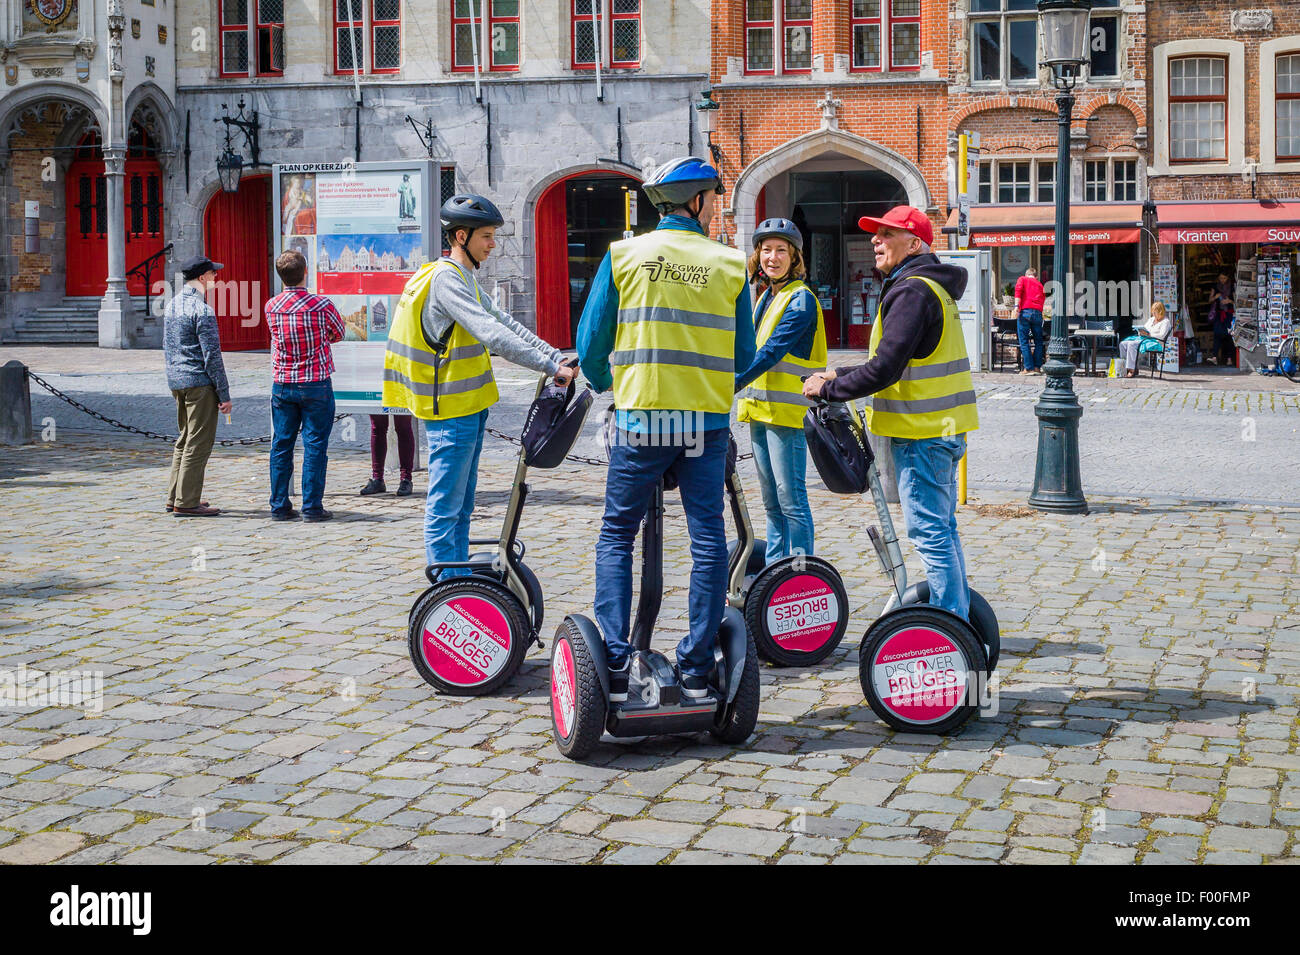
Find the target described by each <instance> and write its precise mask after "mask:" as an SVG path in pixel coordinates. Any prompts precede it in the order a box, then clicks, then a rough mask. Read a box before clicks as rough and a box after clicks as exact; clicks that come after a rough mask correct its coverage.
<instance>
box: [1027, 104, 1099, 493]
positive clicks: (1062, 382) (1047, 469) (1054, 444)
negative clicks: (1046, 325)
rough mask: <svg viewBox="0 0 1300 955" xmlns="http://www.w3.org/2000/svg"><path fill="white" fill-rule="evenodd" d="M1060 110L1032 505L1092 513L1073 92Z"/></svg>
mask: <svg viewBox="0 0 1300 955" xmlns="http://www.w3.org/2000/svg"><path fill="white" fill-rule="evenodd" d="M1072 86H1073V84H1072V83H1071V87H1072ZM1056 108H1057V117H1056V133H1057V140H1056V142H1057V145H1056V251H1055V253H1054V255H1053V259H1052V264H1053V273H1054V274H1053V276H1052V278H1053V280H1054V282H1055V285H1056V296H1055V302H1054V308H1053V310H1052V337H1051V341H1050V342H1049V343H1048V345H1047V363H1046V364H1045V365H1044V366H1043V373H1044V374H1045V375H1046V381H1044V383H1043V393H1042V394H1041V395H1040V396H1039V398H1038V404H1036V405H1035V406H1034V414H1035V415H1037V416H1038V459H1037V462H1036V464H1035V467H1034V490H1033V492H1032V493H1031V494H1030V495H1029V504H1030V506H1031V507H1036V508H1038V509H1039V510H1043V511H1059V512H1062V513H1066V514H1086V513H1088V502H1087V501H1086V500H1085V499H1084V497H1083V478H1082V476H1081V475H1080V471H1079V418H1080V417H1082V416H1083V408H1082V406H1081V405H1080V404H1079V398H1078V396H1077V395H1076V394H1075V393H1074V385H1073V382H1072V381H1071V378H1072V376H1073V375H1074V365H1072V364H1070V341H1069V326H1068V320H1069V314H1070V309H1071V306H1072V305H1073V303H1072V302H1071V301H1070V295H1069V294H1068V293H1069V292H1072V291H1073V289H1072V288H1070V289H1067V288H1066V274H1067V272H1068V271H1069V268H1070V116H1071V113H1072V112H1073V111H1074V94H1073V92H1071V90H1070V89H1058V92H1057V94H1056ZM1071 285H1073V283H1071Z"/></svg>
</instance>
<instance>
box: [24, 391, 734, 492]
mask: <svg viewBox="0 0 1300 955" xmlns="http://www.w3.org/2000/svg"><path fill="white" fill-rule="evenodd" d="M27 374H28V376H29V377H31V378H32V380H33V381H35V382H36V383H37V384H38V385H40V386H41V387H42V388H44V389H45V390H46V391H48V392H49V393H50V394H52V395H53V396H54V397H56V398H58V399H60V400H62V401H66V402H67V403H68V404H70V405H72V407H74V408H76V409H77V410H78V411H80V412H82V413H83V414H86V415H89V416H90V417H92V418H94V419H95V420H96V421H102V422H104V424H107V425H110V426H111V427H114V428H120V429H121V430H123V431H129V432H130V433H131V434H138V435H141V436H143V437H146V438H154V439H156V440H158V441H166V442H168V443H172V444H174V443H175V442H176V436H175V435H167V434H159V433H158V432H157V431H148V430H145V429H144V428H137V427H136V426H135V425H131V424H126V423H125V422H123V421H118V420H117V419H115V418H110V417H108V416H107V415H103V414H100V413H99V412H98V411H95V410H94V409H93V408H87V407H86V406H85V405H83V404H82V403H81V402H80V401H78V400H77V399H76V398H73V397H71V396H69V395H65V394H64V393H63V392H62V391H60V390H59V389H58V388H55V387H54V386H53V385H52V384H50V383H49V382H48V381H46V380H45V379H44V378H42V377H41V376H40V375H38V374H36V372H34V371H32V370H31V369H30V368H29V369H28V370H27ZM349 417H351V414H337V415H335V416H334V422H335V423H336V424H337V423H338V422H340V421H342V420H343V419H344V418H349ZM487 433H488V434H490V435H492V437H494V438H500V439H501V440H502V441H507V442H509V443H510V444H513V445H515V446H518V445H520V444H522V443H523V442H522V441H520V439H519V438H517V437H515V436H514V435H512V434H506V433H505V432H504V431H498V430H497V429H496V428H488V429H487ZM274 438H275V435H273V434H266V435H263V436H262V437H260V438H223V439H222V440H219V441H217V442H216V443H217V444H219V445H221V446H222V447H226V448H229V447H234V446H237V445H257V444H268V443H270V442H271V441H272V440H274ZM753 456H754V453H753V452H752V451H751V452H748V453H746V454H741V455H738V456H737V458H736V460H738V461H744V460H747V459H749V458H752V457H753ZM564 457H565V460H568V461H574V462H576V463H578V464H588V465H591V466H592V467H598V468H603V467H605V466H607V465H608V464H609V461H607V460H605V459H603V458H588V457H583V456H582V455H580V454H566V455H565V456H564Z"/></svg>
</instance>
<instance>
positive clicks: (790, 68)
mask: <svg viewBox="0 0 1300 955" xmlns="http://www.w3.org/2000/svg"><path fill="white" fill-rule="evenodd" d="M781 6H782V10H781V14H782V15H781V32H782V36H783V37H784V44H783V56H782V60H781V70H782V72H784V73H811V72H812V0H781Z"/></svg>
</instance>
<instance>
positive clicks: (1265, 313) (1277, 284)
mask: <svg viewBox="0 0 1300 955" xmlns="http://www.w3.org/2000/svg"><path fill="white" fill-rule="evenodd" d="M1291 286H1292V276H1291V259H1289V258H1285V259H1260V260H1259V286H1258V287H1259V295H1258V301H1259V304H1258V308H1259V337H1260V340H1261V341H1262V342H1263V343H1264V347H1265V349H1266V351H1267V354H1268V357H1269V358H1276V357H1277V349H1278V346H1279V345H1281V344H1282V339H1284V338H1286V337H1287V336H1288V335H1290V334H1291V333H1292V315H1291Z"/></svg>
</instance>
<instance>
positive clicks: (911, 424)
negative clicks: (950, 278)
mask: <svg viewBox="0 0 1300 955" xmlns="http://www.w3.org/2000/svg"><path fill="white" fill-rule="evenodd" d="M909 279H917V280H920V281H922V282H924V283H925V284H926V285H928V286H930V290H931V291H933V292H934V294H935V295H937V296H938V297H939V303H940V304H941V305H942V306H943V332H942V333H941V334H940V336H939V344H938V346H937V347H936V348H935V349H934V352H933V354H930V355H927V356H926V357H925V358H913V359H912V360H911V361H909V362H908V363H907V368H906V369H905V370H904V372H903V377H902V378H900V379H899V380H898V381H896V382H895V383H894V384H892V385H890V386H889V387H888V388H882V389H881V390H880V391H878V392H876V393H875V394H874V395H873V396H872V398H871V407H870V408H868V409H867V428H868V429H869V430H870V431H871V432H872V434H879V435H884V436H887V437H891V438H911V439H913V440H916V439H920V438H939V437H947V436H950V435H955V434H964V433H965V432H967V431H974V430H975V429H976V428H978V427H979V415H978V414H976V411H975V383H974V381H973V380H972V379H971V374H970V359H969V358H968V357H967V356H966V339H965V337H964V336H963V335H962V330H961V320H960V319H959V318H958V315H957V303H956V302H954V301H953V298H952V296H951V295H949V294H948V292H947V290H946V289H945V288H944V287H943V286H942V285H940V284H939V283H938V282H935V281H933V280H932V279H928V278H925V277H923V276H920V275H910V276H908V277H907V279H903V280H902V281H908V280H909ZM881 334H882V329H881V315H880V310H879V309H877V310H876V323H875V324H874V325H872V326H871V339H870V342H869V351H868V360H870V359H871V358H874V357H875V354H876V349H877V348H878V347H879V345H880V338H881Z"/></svg>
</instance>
